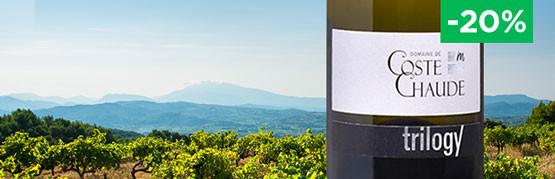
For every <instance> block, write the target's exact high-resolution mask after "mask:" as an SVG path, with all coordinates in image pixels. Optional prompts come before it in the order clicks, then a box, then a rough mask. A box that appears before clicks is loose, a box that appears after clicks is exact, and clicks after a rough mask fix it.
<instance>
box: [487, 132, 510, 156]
mask: <svg viewBox="0 0 555 179" xmlns="http://www.w3.org/2000/svg"><path fill="white" fill-rule="evenodd" d="M510 130H511V128H503V127H501V126H495V127H494V128H493V129H488V128H486V129H484V140H485V141H486V143H487V144H490V145H493V146H495V147H497V153H500V152H501V151H503V148H505V145H506V144H507V142H509V141H511V138H512V136H511V134H512V131H510Z"/></svg>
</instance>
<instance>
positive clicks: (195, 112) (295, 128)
mask: <svg viewBox="0 0 555 179" xmlns="http://www.w3.org/2000/svg"><path fill="white" fill-rule="evenodd" d="M540 101H542V100H538V99H534V98H531V97H528V96H526V95H520V94H517V95H496V96H485V97H484V107H485V112H484V114H485V117H486V118H489V119H492V120H502V121H506V122H507V123H509V124H521V123H523V121H524V119H525V118H526V116H528V115H529V114H530V111H531V109H532V108H533V107H534V106H535V105H537V104H538V103H539V102H540ZM325 103H326V101H325V98H314V97H295V96H285V95H280V94H276V93H272V92H269V91H264V90H259V89H254V88H246V87H241V86H237V85H233V84H229V83H218V82H201V83H196V84H193V85H189V86H187V87H185V88H183V89H181V90H177V91H174V92H171V93H169V94H167V95H163V96H159V97H152V98H150V97H146V96H140V95H131V94H108V95H106V96H104V97H102V98H100V99H92V98H87V97H82V96H79V97H72V98H62V97H41V96H38V95H34V94H30V93H24V94H13V95H7V96H0V114H2V113H7V112H9V111H13V110H15V109H17V108H27V109H33V110H34V111H36V112H37V114H39V115H53V116H55V117H64V118H66V119H75V120H80V121H83V122H87V123H94V124H98V125H102V126H105V127H110V128H118V129H125V130H133V131H136V132H147V131H150V130H152V129H171V130H175V131H181V132H190V131H195V130H198V129H205V130H221V129H236V130H240V131H242V132H254V131H257V130H258V129H259V128H270V129H272V130H274V131H278V132H280V133H284V134H285V133H295V132H299V131H300V132H302V131H303V130H304V129H302V128H306V127H310V128H315V129H317V130H323V129H324V128H325V127H323V126H325V113H324V112H325V106H326V105H325Z"/></svg>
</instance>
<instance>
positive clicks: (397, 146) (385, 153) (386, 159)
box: [327, 0, 484, 179]
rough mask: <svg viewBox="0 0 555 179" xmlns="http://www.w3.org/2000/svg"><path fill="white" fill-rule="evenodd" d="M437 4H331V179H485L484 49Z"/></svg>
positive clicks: (350, 0) (393, 0)
mask: <svg viewBox="0 0 555 179" xmlns="http://www.w3.org/2000/svg"><path fill="white" fill-rule="evenodd" d="M439 3H440V0H418V1H416V0H328V1H327V5H328V12H327V16H328V18H327V23H328V25H327V111H328V113H327V126H328V127H327V138H328V146H327V150H328V171H327V172H328V177H329V178H378V179H387V178H465V179H466V178H483V153H484V152H483V150H484V149H483V142H482V141H483V139H482V138H483V128H482V126H483V45H482V44H479V43H466V44H458V43H440V34H439V29H440V13H439V10H440V4H439Z"/></svg>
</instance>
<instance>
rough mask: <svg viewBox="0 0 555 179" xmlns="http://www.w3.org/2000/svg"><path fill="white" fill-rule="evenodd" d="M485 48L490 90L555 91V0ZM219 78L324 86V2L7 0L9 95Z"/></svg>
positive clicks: (3, 86)
mask: <svg viewBox="0 0 555 179" xmlns="http://www.w3.org/2000/svg"><path fill="white" fill-rule="evenodd" d="M535 3H536V6H535V8H536V9H535V11H536V14H535V16H536V19H535V21H536V24H535V25H536V26H535V29H536V31H535V36H536V38H535V41H536V43H535V44H533V45H530V44H524V45H514V44H496V45H487V47H486V66H485V67H486V69H485V70H486V86H485V87H486V93H487V94H507V93H524V94H528V95H530V96H533V97H537V98H549V99H555V93H554V92H553V89H555V83H552V79H553V77H554V76H555V75H553V74H551V73H552V72H553V67H554V66H555V56H554V55H553V54H552V53H551V51H553V50H555V48H554V46H555V37H554V35H553V34H552V33H553V32H555V29H554V27H555V20H553V19H555V2H554V1H551V0H536V2H535ZM204 80H214V81H224V82H230V83H235V84H238V85H242V86H247V87H254V88H260V89H265V90H269V91H273V92H277V93H280V94H286V95H294V96H324V94H325V1H324V0H302V1H299V0H260V1H253V0H233V1H231V0H227V1H226V0H223V1H222V0H163V1H151V0H117V1H114V0H80V1H75V0H48V1H47V0H17V1H15V0H0V95H2V94H9V93H20V92H32V93H36V94H40V95H45V96H50V95H55V96H76V95H85V96H90V97H100V96H102V95H104V94H107V93H130V94H141V95H146V96H159V95H163V94H165V93H168V92H170V91H173V90H176V89H179V88H182V87H183V86H184V85H185V84H187V83H188V82H195V81H204Z"/></svg>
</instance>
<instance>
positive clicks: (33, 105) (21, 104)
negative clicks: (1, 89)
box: [0, 96, 60, 111]
mask: <svg viewBox="0 0 555 179" xmlns="http://www.w3.org/2000/svg"><path fill="white" fill-rule="evenodd" d="M59 105H60V104H57V103H52V102H47V101H26V100H20V99H16V98H13V97H9V96H0V110H3V111H13V110H16V109H18V108H25V109H43V108H51V107H55V106H59Z"/></svg>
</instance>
